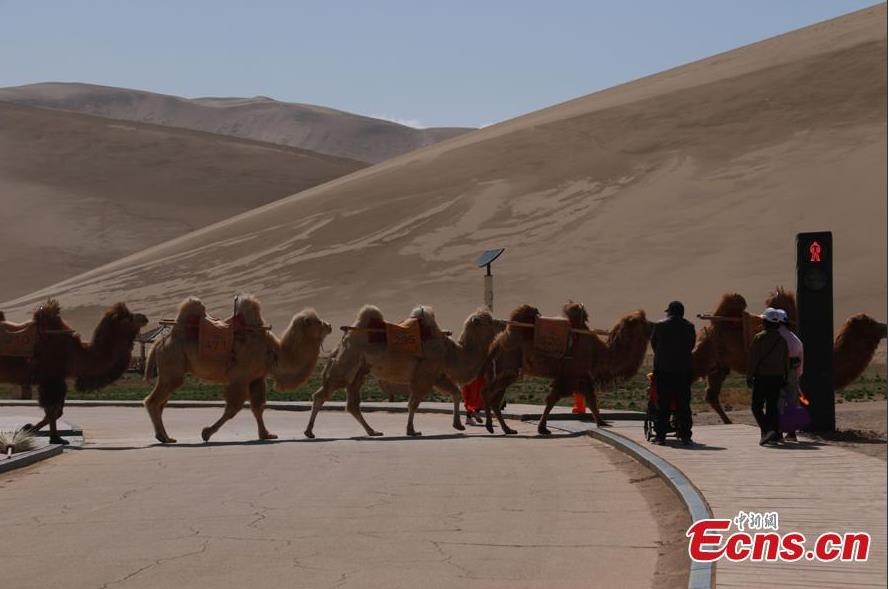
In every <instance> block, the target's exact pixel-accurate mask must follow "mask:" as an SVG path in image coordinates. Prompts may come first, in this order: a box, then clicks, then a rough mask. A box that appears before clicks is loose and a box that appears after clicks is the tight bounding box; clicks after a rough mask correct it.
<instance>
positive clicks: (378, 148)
mask: <svg viewBox="0 0 889 589" xmlns="http://www.w3.org/2000/svg"><path fill="white" fill-rule="evenodd" d="M0 101H7V102H15V103H18V104H27V105H30V106H38V107H43V108H53V109H61V110H69V111H74V112H80V113H86V114H92V115H98V116H103V117H108V118H112V119H121V120H127V121H139V122H145V123H154V124H157V125H168V126H171V127H181V128H183V129H194V130H198V131H207V132H210V133H218V134H220V135H232V136H235V137H242V138H245V139H254V140H257V141H264V142H268V143H278V144H282V145H290V146H293V147H300V148H302V149H308V150H311V151H316V152H318V153H323V154H327V155H333V156H337V157H345V158H350V159H356V160H359V161H363V162H380V161H383V160H385V159H389V158H391V157H394V156H397V155H401V154H403V153H407V152H409V151H412V150H414V149H417V148H418V147H423V146H426V145H432V144H433V143H438V142H439V141H442V140H444V139H448V138H450V137H455V136H457V135H461V134H463V133H466V132H467V131H470V130H471V129H469V128H465V127H435V128H428V129H414V128H413V127H407V126H405V125H400V124H398V123H394V122H392V121H385V120H381V119H377V118H373V117H366V116H362V115H356V114H352V113H348V112H343V111H340V110H334V109H332V108H325V107H321V106H315V105H312V104H294V103H290V102H280V101H277V100H272V99H271V98H267V97H264V96H256V97H253V98H225V97H222V98H217V97H210V98H193V99H188V98H182V97H179V96H169V95H166V94H157V93H155V92H146V91H144V90H132V89H129V88H113V87H108V86H97V85H94V84H77V83H59V82H48V83H43V84H29V85H27V86H17V87H12V88H0Z"/></svg>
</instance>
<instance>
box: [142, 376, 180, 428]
mask: <svg viewBox="0 0 889 589" xmlns="http://www.w3.org/2000/svg"><path fill="white" fill-rule="evenodd" d="M184 381H185V377H184V376H183V375H182V374H179V375H176V376H170V375H169V374H160V373H159V374H158V377H157V380H156V381H155V383H154V388H153V389H151V392H150V393H149V394H148V396H147V397H145V400H144V401H142V404H143V405H145V410H146V411H148V417H150V418H151V424H152V425H153V426H154V437H155V438H156V439H157V441H158V442H160V443H161V444H175V443H176V438H171V437H170V436H169V435H168V434H167V430H166V428H165V427H164V420H163V417H162V416H163V412H164V407H166V406H167V401H169V400H170V397H172V396H173V393H175V392H176V390H177V389H178V388H179V387H181V386H182V383H183V382H184Z"/></svg>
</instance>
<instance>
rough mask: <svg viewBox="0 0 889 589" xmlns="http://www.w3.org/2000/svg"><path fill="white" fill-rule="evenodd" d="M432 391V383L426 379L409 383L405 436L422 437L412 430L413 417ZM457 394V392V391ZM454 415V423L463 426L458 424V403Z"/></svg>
mask: <svg viewBox="0 0 889 589" xmlns="http://www.w3.org/2000/svg"><path fill="white" fill-rule="evenodd" d="M431 390H432V382H431V380H429V379H428V378H423V377H421V378H417V379H416V380H415V381H414V382H412V383H411V391H410V394H409V396H408V398H407V435H409V436H422V435H423V432H418V431H417V430H415V429H414V415H416V413H417V408H418V407H419V406H420V403H422V402H423V400H424V399H425V398H426V396H427V395H428V394H429V391H431ZM458 393H459V391H458ZM456 403H457V407H456V414H455V415H454V422H455V423H458V424H460V425H461V426H462V425H463V424H462V423H460V405H459V401H457V402H456Z"/></svg>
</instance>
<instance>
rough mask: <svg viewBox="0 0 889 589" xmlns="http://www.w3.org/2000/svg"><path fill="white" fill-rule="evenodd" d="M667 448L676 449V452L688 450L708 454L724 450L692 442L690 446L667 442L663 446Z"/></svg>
mask: <svg viewBox="0 0 889 589" xmlns="http://www.w3.org/2000/svg"><path fill="white" fill-rule="evenodd" d="M664 446H665V447H667V448H676V449H677V450H688V451H691V452H710V451H720V450H726V449H727V448H726V447H725V446H711V445H710V444H704V443H701V442H694V443H693V444H691V445H690V446H683V445H682V442H680V441H678V440H676V441H675V442H673V443H670V442H669V441H668V442H667V443H666V444H665V445H664Z"/></svg>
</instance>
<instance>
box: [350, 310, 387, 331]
mask: <svg viewBox="0 0 889 589" xmlns="http://www.w3.org/2000/svg"><path fill="white" fill-rule="evenodd" d="M384 325H385V320H384V319H383V312H382V311H380V309H379V308H378V307H375V306H374V305H364V306H363V307H361V310H359V311H358V316H357V317H356V318H355V327H375V328H382V327H383V326H384Z"/></svg>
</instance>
